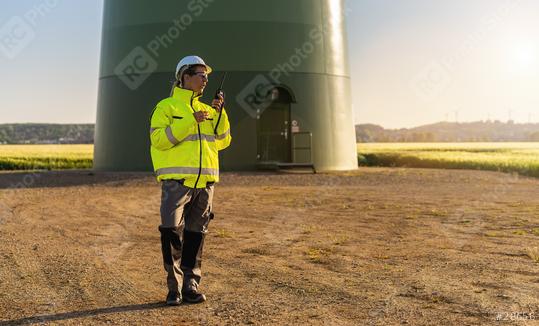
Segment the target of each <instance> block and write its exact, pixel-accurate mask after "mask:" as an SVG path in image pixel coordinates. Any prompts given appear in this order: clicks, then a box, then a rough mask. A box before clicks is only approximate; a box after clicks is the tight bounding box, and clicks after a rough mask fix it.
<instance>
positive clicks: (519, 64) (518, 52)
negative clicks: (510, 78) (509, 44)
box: [510, 42, 539, 71]
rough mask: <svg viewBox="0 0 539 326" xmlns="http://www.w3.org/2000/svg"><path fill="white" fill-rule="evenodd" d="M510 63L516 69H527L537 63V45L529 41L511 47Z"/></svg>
mask: <svg viewBox="0 0 539 326" xmlns="http://www.w3.org/2000/svg"><path fill="white" fill-rule="evenodd" d="M511 52H512V53H511V54H510V55H511V59H510V60H511V64H512V65H513V69H515V70H517V71H522V70H529V69H532V68H534V67H535V66H536V65H537V61H538V57H537V56H538V55H539V53H538V51H537V46H536V45H535V44H533V43H531V42H526V43H521V44H518V45H515V46H514V47H513V48H512V49H511Z"/></svg>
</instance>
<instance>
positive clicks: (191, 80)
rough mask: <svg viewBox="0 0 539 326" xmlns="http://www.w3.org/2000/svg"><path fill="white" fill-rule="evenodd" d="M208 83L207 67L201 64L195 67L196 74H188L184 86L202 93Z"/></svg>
mask: <svg viewBox="0 0 539 326" xmlns="http://www.w3.org/2000/svg"><path fill="white" fill-rule="evenodd" d="M207 83H208V75H207V73H206V67H203V66H200V67H196V68H195V74H194V75H192V76H190V75H186V76H185V79H184V84H185V85H184V88H185V89H190V90H192V91H193V92H195V93H197V94H202V92H204V88H206V84H207Z"/></svg>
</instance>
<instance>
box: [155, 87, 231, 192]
mask: <svg viewBox="0 0 539 326" xmlns="http://www.w3.org/2000/svg"><path fill="white" fill-rule="evenodd" d="M199 98H200V95H198V96H197V95H195V93H194V92H193V91H191V90H186V89H183V88H178V87H176V88H175V89H174V93H173V95H172V97H169V98H166V99H164V100H162V101H161V102H159V103H158V104H157V106H156V107H155V109H154V111H153V113H152V116H151V118H150V140H151V149H150V152H151V156H152V163H153V168H154V171H155V174H156V176H157V180H158V181H161V180H166V179H176V180H181V179H184V180H185V181H184V185H185V186H187V187H190V188H204V187H206V183H208V182H218V181H219V155H218V151H220V150H222V149H225V148H227V147H228V146H229V145H230V141H231V140H232V137H231V136H230V123H229V121H228V116H227V114H226V111H225V109H224V108H223V109H222V110H221V112H222V113H221V114H219V113H218V112H217V111H216V110H215V109H213V108H212V107H211V106H209V105H207V104H204V103H202V102H200V101H199ZM196 111H207V112H209V118H208V120H205V121H203V122H201V123H197V122H196V120H195V117H194V116H193V113H194V112H196Z"/></svg>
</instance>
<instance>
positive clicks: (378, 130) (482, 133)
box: [356, 121, 539, 143]
mask: <svg viewBox="0 0 539 326" xmlns="http://www.w3.org/2000/svg"><path fill="white" fill-rule="evenodd" d="M356 139H357V141H358V142H363V143H370V142H373V143H375V142H380V143H383V142H503V141H514V142H526V141H538V142H539V123H526V124H517V123H514V122H512V121H509V122H500V121H478V122H467V123H455V122H439V123H435V124H430V125H425V126H420V127H415V128H410V129H407V128H403V129H384V128H383V127H381V126H378V125H374V124H359V125H356Z"/></svg>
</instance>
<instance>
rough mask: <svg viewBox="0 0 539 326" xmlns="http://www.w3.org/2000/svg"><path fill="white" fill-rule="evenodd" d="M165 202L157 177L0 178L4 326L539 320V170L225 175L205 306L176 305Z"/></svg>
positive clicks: (206, 266)
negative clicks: (166, 256)
mask: <svg viewBox="0 0 539 326" xmlns="http://www.w3.org/2000/svg"><path fill="white" fill-rule="evenodd" d="M159 201H160V187H159V184H158V183H157V182H156V181H155V180H154V178H153V177H152V176H151V175H149V174H134V173H130V174H126V173H123V174H111V173H90V172H88V171H74V172H48V173H41V174H24V173H2V174H0V325H18V324H31V323H38V324H43V323H44V324H119V325H127V324H129V325H165V324H166V325H172V324H174V325H196V324H202V325H238V324H252V325H307V324H308V325H400V324H409V325H466V324H468V325H490V324H516V325H532V324H536V323H539V321H538V320H539V262H535V261H534V260H533V258H532V257H535V259H537V260H539V251H536V250H537V247H539V216H538V213H539V179H532V178H524V177H517V176H514V175H508V174H502V173H494V172H478V171H456V170H453V171H450V170H427V169H389V168H388V169H386V168H362V169H359V170H357V171H353V172H343V173H331V174H316V175H314V174H290V173H287V174H283V173H224V174H223V175H222V182H221V183H219V184H218V185H217V187H216V193H215V199H214V210H215V214H216V218H215V219H214V220H213V221H212V223H211V224H210V229H211V230H210V233H209V235H208V238H207V241H206V247H205V253H204V262H203V272H204V277H203V281H202V286H201V288H202V290H203V291H204V293H205V294H206V295H207V297H208V301H207V302H206V303H204V304H201V305H181V306H179V307H166V306H165V305H164V304H163V301H164V298H165V296H166V286H165V273H164V270H163V267H162V261H161V254H160V241H159V232H158V230H157V226H158V224H159ZM534 248H536V249H534ZM497 320H499V321H497Z"/></svg>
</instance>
